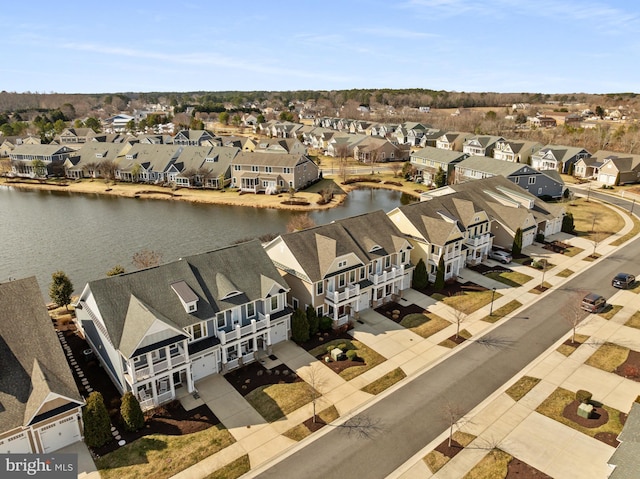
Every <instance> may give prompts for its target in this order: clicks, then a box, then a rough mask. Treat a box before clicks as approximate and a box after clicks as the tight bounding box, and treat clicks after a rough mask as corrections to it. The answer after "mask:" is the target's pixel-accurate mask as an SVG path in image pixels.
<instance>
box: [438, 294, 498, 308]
mask: <svg viewBox="0 0 640 479" xmlns="http://www.w3.org/2000/svg"><path fill="white" fill-rule="evenodd" d="M492 294H493V299H494V301H495V300H496V299H498V298H501V297H502V294H500V293H498V292H495V293H494V292H493V291H492V290H490V289H488V290H486V291H465V292H464V293H461V294H458V295H456V296H447V297H445V298H443V299H442V301H443V302H444V304H446V305H447V306H451V307H452V308H454V309H457V310H458V311H462V312H463V313H465V314H471V313H473V312H474V311H477V310H479V309H480V308H482V307H483V306H486V305H487V304H489V303H491V297H492Z"/></svg>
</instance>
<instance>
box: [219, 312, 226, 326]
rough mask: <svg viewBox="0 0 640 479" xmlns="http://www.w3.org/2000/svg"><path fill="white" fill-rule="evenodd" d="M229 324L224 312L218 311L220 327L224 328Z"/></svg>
mask: <svg viewBox="0 0 640 479" xmlns="http://www.w3.org/2000/svg"><path fill="white" fill-rule="evenodd" d="M226 325H227V320H226V319H225V317H224V313H218V329H223V328H224V327H225V326H226Z"/></svg>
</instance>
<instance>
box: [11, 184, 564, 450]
mask: <svg viewBox="0 0 640 479" xmlns="http://www.w3.org/2000/svg"><path fill="white" fill-rule="evenodd" d="M563 215H564V209H563V207H562V206H558V205H553V204H547V203H545V202H544V201H542V200H540V199H538V198H537V197H535V196H534V195H531V194H529V193H527V192H526V191H525V190H523V189H522V188H519V187H518V186H517V185H514V184H513V183H512V182H511V181H509V180H507V179H506V178H504V177H500V176H497V177H492V178H486V179H484V180H478V181H475V182H468V183H462V184H459V185H451V186H446V187H444V188H440V189H436V190H432V191H430V192H428V193H426V194H424V195H423V197H422V198H421V201H420V202H417V203H414V204H410V205H404V206H399V207H397V208H395V209H393V210H392V211H390V212H389V213H388V214H387V213H384V212H383V211H376V212H372V213H368V214H364V215H360V216H355V217H351V218H346V219H342V220H339V221H335V222H332V223H330V224H327V225H322V226H317V227H313V228H309V229H305V230H302V231H297V232H292V233H287V234H283V235H280V236H279V237H277V238H275V239H274V240H272V241H271V242H269V243H267V244H265V245H262V244H260V242H258V241H257V240H254V241H249V242H246V243H241V244H236V245H232V246H228V247H223V248H220V249H217V250H214V251H210V252H207V253H202V254H198V255H193V256H188V257H185V258H181V259H179V260H177V261H174V262H171V263H167V264H163V265H159V266H156V267H151V268H147V269H143V270H140V271H136V272H131V273H123V274H120V275H117V276H112V277H106V278H103V279H97V280H94V281H91V282H89V283H88V284H86V285H85V286H84V288H83V289H82V292H81V294H80V296H79V298H78V299H77V301H76V303H75V308H76V322H77V326H78V328H79V329H80V330H81V331H82V332H83V334H84V336H85V337H86V339H87V341H88V342H89V344H90V346H91V348H92V350H93V351H94V352H95V354H96V356H97V358H98V360H99V361H100V363H101V365H102V367H103V370H104V371H105V373H106V374H107V375H108V376H109V377H110V379H111V381H112V382H113V383H114V385H115V386H116V388H117V389H118V390H119V391H120V392H122V393H124V392H125V391H131V392H133V393H134V394H135V395H136V397H137V398H138V400H139V401H140V404H141V405H142V407H143V408H144V409H149V408H153V407H155V406H157V405H160V404H163V403H165V402H168V401H171V400H173V399H175V397H176V395H177V394H178V393H179V391H180V389H181V388H184V390H185V391H187V392H193V391H195V390H197V382H198V381H199V380H201V379H202V378H205V377H207V376H210V375H212V374H225V373H226V372H229V371H232V370H234V369H236V368H240V367H243V366H244V365H246V364H248V363H251V362H253V361H257V360H260V359H261V358H263V357H264V356H266V355H269V354H271V350H272V346H273V345H274V344H277V343H279V342H281V341H285V340H287V339H288V338H289V337H290V335H291V316H292V313H293V311H294V310H295V309H297V308H300V309H306V308H308V307H312V308H314V309H315V311H316V312H317V314H318V315H321V316H327V317H329V318H331V320H332V323H333V325H334V327H340V326H342V325H344V324H347V323H350V322H353V321H355V320H357V319H358V317H359V315H360V313H361V312H362V311H364V310H366V309H369V308H375V307H377V306H380V305H382V304H384V303H387V302H389V301H398V300H399V298H401V297H402V296H403V293H404V291H406V290H407V289H408V288H410V287H411V282H412V276H413V271H414V267H415V265H416V264H417V263H418V262H419V261H420V260H423V261H424V262H425V263H426V265H427V270H428V273H429V276H430V279H431V280H432V281H433V280H434V279H435V276H436V271H437V268H438V264H439V262H440V259H441V258H442V260H443V262H444V268H445V278H446V279H454V278H455V277H456V276H457V275H459V274H460V273H461V271H462V270H463V269H464V268H465V267H466V266H468V265H474V264H477V263H479V262H482V261H484V260H485V259H486V258H487V256H488V253H489V251H490V250H491V248H492V247H493V246H494V245H497V246H503V247H511V245H512V243H513V238H514V236H515V234H516V231H517V230H518V229H520V230H521V231H522V232H523V244H524V246H527V245H529V244H531V243H532V242H533V240H534V238H535V236H536V235H537V234H542V235H544V236H549V235H552V234H555V233H557V232H559V231H560V228H561V224H562V217H563ZM37 298H40V299H37ZM0 305H1V307H0V333H1V337H2V341H3V343H4V344H6V345H8V348H7V347H4V348H0V359H2V364H3V374H2V376H1V381H2V384H3V387H2V388H0V403H1V404H2V405H3V409H0V453H3V452H8V451H11V452H31V451H32V452H47V451H51V450H54V449H56V448H58V447H62V446H64V445H66V444H69V443H70V442H73V441H75V440H78V438H79V437H81V435H82V423H81V415H80V408H81V407H82V405H83V400H82V397H80V396H79V395H78V392H77V389H76V388H75V385H74V382H73V378H72V376H71V373H70V371H69V369H68V367H67V363H66V360H65V358H64V356H63V355H62V351H61V350H60V345H59V343H58V338H57V337H56V335H55V333H54V331H53V328H52V326H51V321H50V320H49V318H48V315H47V313H46V308H45V306H44V304H43V302H42V299H41V296H40V291H39V288H38V285H37V283H36V281H35V279H33V278H31V279H27V280H19V281H13V282H9V283H5V284H0ZM34 332H37V334H38V337H39V338H41V341H38V342H37V344H35V345H34V344H33V341H32V338H33V333H34ZM5 365H6V367H5ZM60 438H63V439H60ZM54 439H55V440H54Z"/></svg>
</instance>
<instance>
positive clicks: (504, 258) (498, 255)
mask: <svg viewBox="0 0 640 479" xmlns="http://www.w3.org/2000/svg"><path fill="white" fill-rule="evenodd" d="M489 258H491V259H495V260H496V261H500V262H501V263H502V264H507V263H511V261H512V260H513V258H512V257H511V253H509V252H508V251H505V250H503V249H492V250H491V252H489Z"/></svg>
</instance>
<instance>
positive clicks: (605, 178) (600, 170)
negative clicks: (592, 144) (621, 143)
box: [574, 150, 640, 186]
mask: <svg viewBox="0 0 640 479" xmlns="http://www.w3.org/2000/svg"><path fill="white" fill-rule="evenodd" d="M574 175H575V176H577V177H580V178H592V179H595V180H597V181H599V182H600V183H602V184H605V185H611V186H613V185H625V184H629V183H638V182H640V155H633V154H629V153H617V152H615V151H608V150H598V151H596V152H595V153H594V154H593V156H592V157H591V158H585V159H582V160H581V161H579V162H577V163H576V165H575V168H574Z"/></svg>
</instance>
